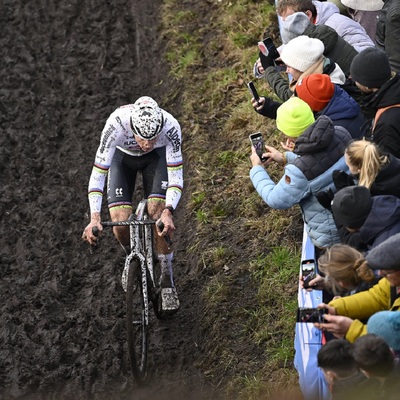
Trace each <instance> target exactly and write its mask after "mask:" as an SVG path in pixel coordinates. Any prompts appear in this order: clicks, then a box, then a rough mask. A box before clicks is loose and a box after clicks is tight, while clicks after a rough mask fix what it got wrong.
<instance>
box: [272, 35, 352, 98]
mask: <svg viewBox="0 0 400 400" xmlns="http://www.w3.org/2000/svg"><path fill="white" fill-rule="evenodd" d="M323 52H324V44H323V43H322V42H321V41H320V40H319V39H313V38H310V37H308V36H298V37H296V38H294V39H293V40H291V41H290V42H289V43H288V44H287V45H286V46H285V47H284V49H283V51H282V53H281V59H282V61H283V62H284V63H285V64H286V66H287V72H288V74H290V75H291V77H292V79H291V81H290V82H288V80H287V79H286V78H285V77H283V76H282V75H281V73H280V72H278V71H277V70H276V69H275V67H274V66H273V60H271V64H270V65H269V66H267V65H266V64H264V66H265V72H264V76H265V79H266V80H267V82H268V84H269V85H270V86H271V88H272V89H273V91H274V92H275V93H276V95H277V96H278V97H279V98H280V99H281V100H282V101H286V100H288V99H290V97H292V96H293V92H294V88H295V86H296V83H297V81H298V80H299V79H300V78H303V77H305V76H307V75H310V74H315V73H320V74H321V73H325V74H328V75H329V76H330V78H331V80H332V82H334V83H338V84H344V83H345V81H346V77H345V75H344V73H343V71H342V70H341V69H340V67H339V66H338V65H336V64H335V63H332V61H331V60H329V59H328V58H326V57H324V55H323Z"/></svg>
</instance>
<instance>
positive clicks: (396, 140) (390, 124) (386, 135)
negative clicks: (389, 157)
mask: <svg viewBox="0 0 400 400" xmlns="http://www.w3.org/2000/svg"><path fill="white" fill-rule="evenodd" d="M399 103H400V75H399V74H396V75H395V76H394V77H393V78H392V79H390V80H389V81H388V82H386V83H385V84H383V86H382V87H380V88H379V90H378V91H377V92H374V93H372V94H370V95H368V96H365V98H364V100H363V106H364V107H366V108H367V109H370V110H374V111H375V112H376V111H377V110H378V109H380V108H384V107H388V106H391V105H394V104H399ZM399 121H400V107H393V108H390V109H388V110H386V111H385V112H383V113H382V114H381V116H380V117H379V120H378V121H377V123H376V126H375V129H374V130H373V131H372V125H371V127H370V129H369V133H367V135H366V136H367V137H368V138H369V139H371V140H372V141H373V142H375V143H376V144H378V145H379V146H380V147H381V149H382V150H383V151H386V152H388V153H391V154H393V155H394V156H395V157H397V158H400V123H399Z"/></svg>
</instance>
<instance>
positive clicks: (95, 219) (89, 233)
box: [82, 213, 103, 245]
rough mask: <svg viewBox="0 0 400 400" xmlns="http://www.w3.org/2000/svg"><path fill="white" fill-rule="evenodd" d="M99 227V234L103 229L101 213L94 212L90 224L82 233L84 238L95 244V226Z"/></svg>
mask: <svg viewBox="0 0 400 400" xmlns="http://www.w3.org/2000/svg"><path fill="white" fill-rule="evenodd" d="M94 227H97V229H98V231H99V234H101V232H102V231H103V226H102V225H101V218H100V214H99V213H93V214H92V217H91V220H90V223H89V225H88V226H87V227H86V228H85V230H84V231H83V234H82V239H83V240H86V241H87V242H89V244H91V245H95V244H96V242H97V237H96V236H95V235H94V234H93V228H94Z"/></svg>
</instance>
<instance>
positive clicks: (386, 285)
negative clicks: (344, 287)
mask: <svg viewBox="0 0 400 400" xmlns="http://www.w3.org/2000/svg"><path fill="white" fill-rule="evenodd" d="M394 289H395V288H393V287H391V286H390V282H389V281H388V280H387V279H386V278H382V279H381V280H380V281H379V282H378V283H377V284H376V285H375V286H373V287H372V288H371V289H369V290H367V291H365V292H360V293H356V294H353V295H351V296H347V297H341V298H339V299H335V300H332V301H331V302H330V303H329V305H330V306H332V307H334V308H335V309H336V313H337V315H343V316H345V317H349V318H352V319H353V320H354V321H353V322H352V324H351V325H350V328H349V330H348V331H347V333H346V339H347V340H348V341H349V342H354V341H355V340H356V339H357V338H358V337H359V336H362V335H365V334H366V333H367V326H366V325H365V324H363V323H362V322H361V321H360V320H363V319H368V318H369V317H370V316H371V315H372V314H375V313H377V312H378V311H384V310H391V311H399V308H400V297H397V294H396V291H395V290H394Z"/></svg>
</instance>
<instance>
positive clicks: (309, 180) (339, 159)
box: [250, 97, 351, 248]
mask: <svg viewBox="0 0 400 400" xmlns="http://www.w3.org/2000/svg"><path fill="white" fill-rule="evenodd" d="M276 124H277V127H278V129H279V130H280V131H282V132H283V133H284V135H286V137H287V142H286V146H285V148H286V149H290V148H291V146H290V145H291V144H293V145H294V147H293V151H287V152H285V153H284V154H282V153H281V152H280V151H278V150H276V149H275V148H273V147H271V146H266V150H267V152H266V153H264V154H263V157H265V158H267V161H265V162H264V165H265V166H267V165H268V164H270V163H271V162H272V161H275V162H278V163H281V164H284V165H285V173H284V176H283V177H282V178H281V180H280V181H279V182H278V183H277V184H275V183H274V182H273V181H272V179H271V178H270V176H269V175H268V173H267V171H266V170H265V168H263V164H262V162H261V159H260V158H259V157H258V156H257V153H256V151H255V149H254V147H253V148H252V154H251V162H252V165H253V167H252V168H251V170H250V179H251V181H252V183H253V185H254V187H255V189H256V190H257V192H258V193H259V195H260V196H261V197H262V199H263V200H264V201H265V202H266V203H267V204H268V205H269V206H270V207H272V208H276V209H287V208H290V207H292V206H294V205H296V204H299V205H300V207H301V209H302V213H303V218H304V222H305V224H306V229H307V232H308V234H309V237H310V239H311V240H312V242H313V243H314V245H315V246H316V247H317V248H327V247H330V246H332V245H333V244H334V243H337V242H339V237H338V234H337V232H336V227H335V224H334V221H333V217H332V214H331V213H330V212H329V211H328V210H326V209H325V208H324V207H322V206H321V205H320V204H319V202H318V200H317V199H316V197H315V193H316V191H318V190H320V189H321V188H328V187H333V182H332V171H333V170H334V169H337V167H338V166H343V165H345V162H344V156H343V153H344V149H345V147H346V146H347V144H348V142H349V141H350V140H351V136H350V134H349V133H348V132H347V131H346V130H345V129H343V128H342V127H334V126H333V123H332V121H331V120H330V119H329V118H328V117H326V116H325V115H322V116H321V117H319V118H318V119H317V120H316V121H315V122H314V115H313V113H312V110H311V108H310V107H309V106H308V105H307V104H306V103H305V102H304V101H303V100H301V99H299V98H297V97H293V98H291V99H289V100H288V101H286V102H285V103H283V104H282V105H281V106H280V107H279V108H278V111H277V118H276Z"/></svg>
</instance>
